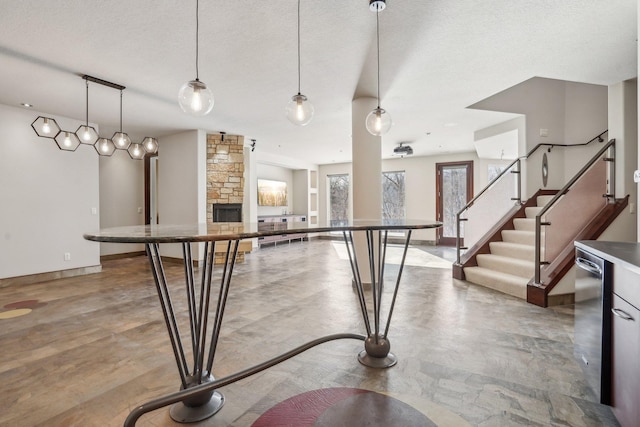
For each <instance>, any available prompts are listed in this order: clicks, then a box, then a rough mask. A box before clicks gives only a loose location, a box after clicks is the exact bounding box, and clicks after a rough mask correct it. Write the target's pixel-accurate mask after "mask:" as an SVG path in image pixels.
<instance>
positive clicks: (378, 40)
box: [376, 11, 380, 108]
mask: <svg viewBox="0 0 640 427" xmlns="http://www.w3.org/2000/svg"><path fill="white" fill-rule="evenodd" d="M379 13H380V12H379V11H376V52H377V60H378V108H380V24H379V23H378V21H379V19H378V14H379Z"/></svg>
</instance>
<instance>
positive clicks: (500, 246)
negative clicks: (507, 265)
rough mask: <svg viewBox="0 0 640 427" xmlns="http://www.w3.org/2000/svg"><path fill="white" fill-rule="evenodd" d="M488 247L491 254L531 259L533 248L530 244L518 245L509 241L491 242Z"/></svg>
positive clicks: (533, 252)
mask: <svg viewBox="0 0 640 427" xmlns="http://www.w3.org/2000/svg"><path fill="white" fill-rule="evenodd" d="M489 248H490V250H491V253H492V254H495V255H500V256H510V257H512V258H518V259H523V260H527V261H533V257H534V255H535V250H534V247H533V246H530V245H518V244H515V243H509V242H491V243H489Z"/></svg>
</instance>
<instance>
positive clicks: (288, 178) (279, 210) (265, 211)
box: [256, 163, 304, 216]
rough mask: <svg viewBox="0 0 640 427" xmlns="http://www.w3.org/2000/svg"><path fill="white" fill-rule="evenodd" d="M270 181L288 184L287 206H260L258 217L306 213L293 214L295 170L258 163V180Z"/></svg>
mask: <svg viewBox="0 0 640 427" xmlns="http://www.w3.org/2000/svg"><path fill="white" fill-rule="evenodd" d="M258 178H259V179H270V180H273V181H284V182H286V183H287V206H286V207H284V206H258V216H260V215H282V214H283V213H285V212H286V213H304V212H293V199H294V197H295V189H294V179H293V170H292V169H288V168H286V167H281V166H273V165H267V164H263V163H258V164H257V165H256V182H257V179H258Z"/></svg>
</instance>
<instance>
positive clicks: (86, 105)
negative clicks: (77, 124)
mask: <svg viewBox="0 0 640 427" xmlns="http://www.w3.org/2000/svg"><path fill="white" fill-rule="evenodd" d="M85 83H86V84H87V96H86V101H87V102H86V104H85V107H86V109H85V116H84V117H85V126H86V127H89V80H85Z"/></svg>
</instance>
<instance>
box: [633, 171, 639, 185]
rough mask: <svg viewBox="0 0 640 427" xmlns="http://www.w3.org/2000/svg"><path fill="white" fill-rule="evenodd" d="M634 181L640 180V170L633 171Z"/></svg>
mask: <svg viewBox="0 0 640 427" xmlns="http://www.w3.org/2000/svg"><path fill="white" fill-rule="evenodd" d="M633 182H640V170H638V171H635V172H634V173H633Z"/></svg>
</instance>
